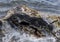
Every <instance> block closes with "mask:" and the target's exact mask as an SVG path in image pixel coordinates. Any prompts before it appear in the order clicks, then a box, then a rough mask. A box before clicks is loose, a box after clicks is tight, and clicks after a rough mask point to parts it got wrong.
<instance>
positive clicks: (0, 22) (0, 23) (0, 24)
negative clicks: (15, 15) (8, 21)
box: [0, 21, 2, 29]
mask: <svg viewBox="0 0 60 42" xmlns="http://www.w3.org/2000/svg"><path fill="white" fill-rule="evenodd" d="M1 28H2V21H0V29H1Z"/></svg>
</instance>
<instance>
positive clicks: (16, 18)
mask: <svg viewBox="0 0 60 42" xmlns="http://www.w3.org/2000/svg"><path fill="white" fill-rule="evenodd" d="M7 20H8V22H9V23H10V24H11V26H12V27H15V26H17V27H18V26H20V25H27V26H29V25H32V26H35V27H40V26H41V27H44V26H45V27H46V28H47V29H49V30H50V31H52V30H53V26H52V25H49V24H48V23H47V22H46V21H44V20H43V19H42V18H36V17H30V16H28V15H26V14H23V15H22V14H17V13H16V14H14V15H12V16H11V17H10V18H8V19H7Z"/></svg>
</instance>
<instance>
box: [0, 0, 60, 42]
mask: <svg viewBox="0 0 60 42" xmlns="http://www.w3.org/2000/svg"><path fill="white" fill-rule="evenodd" d="M23 4H26V5H27V6H28V7H31V8H33V9H36V10H38V11H43V12H50V13H56V14H60V0H0V18H3V17H4V16H5V15H6V13H7V11H8V10H10V9H12V8H14V7H16V6H18V5H23ZM7 25H8V23H6V25H5V27H6V31H7V32H8V33H7V34H5V35H6V37H5V38H3V42H12V41H10V40H12V38H15V39H14V40H13V42H56V40H55V38H54V37H46V38H39V39H37V38H34V37H32V36H28V34H25V33H23V34H22V35H21V33H19V32H17V31H15V30H14V29H12V28H11V27H10V26H9V25H8V26H7ZM5 27H3V28H5ZM7 28H10V30H8V29H7ZM16 34H17V35H16ZM14 36H15V37H14Z"/></svg>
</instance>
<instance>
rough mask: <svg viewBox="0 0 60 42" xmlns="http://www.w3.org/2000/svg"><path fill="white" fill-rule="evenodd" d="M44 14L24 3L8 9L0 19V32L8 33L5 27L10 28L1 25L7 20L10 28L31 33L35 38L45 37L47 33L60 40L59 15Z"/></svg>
mask: <svg viewBox="0 0 60 42" xmlns="http://www.w3.org/2000/svg"><path fill="white" fill-rule="evenodd" d="M44 15H45V14H42V13H40V12H39V11H37V10H35V9H32V8H30V7H27V6H26V5H22V6H17V7H16V8H14V9H11V10H9V11H8V12H7V15H6V16H5V17H3V18H2V19H0V22H1V23H0V26H1V30H2V32H1V33H2V34H3V35H5V34H6V32H7V33H8V31H6V30H5V29H7V30H8V29H10V28H6V27H4V26H3V25H5V24H6V22H7V23H8V24H9V25H10V27H11V29H12V28H13V29H14V30H16V31H18V32H23V31H24V33H26V34H29V35H33V36H34V37H37V38H42V37H47V35H50V36H51V37H55V38H56V39H59V40H60V34H59V33H60V16H57V15H47V16H44ZM44 17H45V19H46V20H47V21H46V20H45V19H44ZM6 26H7V25H6ZM3 27H4V28H3ZM3 38H4V37H3ZM11 42H12V41H11Z"/></svg>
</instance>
